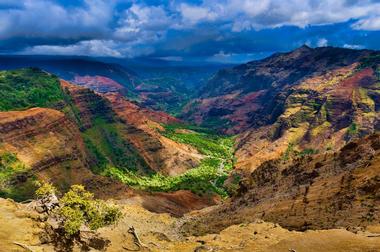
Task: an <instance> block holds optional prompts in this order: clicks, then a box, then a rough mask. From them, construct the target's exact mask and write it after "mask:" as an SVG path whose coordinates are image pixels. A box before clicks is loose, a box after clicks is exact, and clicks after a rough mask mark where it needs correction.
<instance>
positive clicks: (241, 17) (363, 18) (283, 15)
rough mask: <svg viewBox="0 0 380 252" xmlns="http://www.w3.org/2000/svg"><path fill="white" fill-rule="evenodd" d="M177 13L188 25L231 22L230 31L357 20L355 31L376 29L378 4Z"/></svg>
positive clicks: (224, 6)
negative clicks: (369, 17) (356, 29)
mask: <svg viewBox="0 0 380 252" xmlns="http://www.w3.org/2000/svg"><path fill="white" fill-rule="evenodd" d="M180 13H181V15H182V17H183V19H184V20H185V21H188V22H189V23H191V24H197V23H199V22H230V23H231V29H232V30H233V31H237V32H240V31H242V30H249V29H263V28H274V27H280V26H284V25H294V26H298V27H301V28H303V27H305V26H307V25H324V24H332V23H338V22H346V21H348V20H351V19H358V20H359V22H358V23H357V25H356V26H355V27H356V28H358V29H363V28H369V29H379V26H380V24H379V21H378V18H372V19H368V20H367V18H368V16H373V15H375V16H376V15H377V16H378V15H379V14H378V13H380V3H376V2H375V1H373V2H372V1H366V0H364V1H358V2H353V3H352V4H350V3H349V2H347V1H346V0H334V1H333V0H321V1H315V0H287V1H283V0H222V1H216V0H204V1H203V2H202V3H201V4H200V5H191V6H190V5H188V4H184V3H182V4H181V5H180Z"/></svg>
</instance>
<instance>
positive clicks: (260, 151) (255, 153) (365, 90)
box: [236, 63, 380, 170]
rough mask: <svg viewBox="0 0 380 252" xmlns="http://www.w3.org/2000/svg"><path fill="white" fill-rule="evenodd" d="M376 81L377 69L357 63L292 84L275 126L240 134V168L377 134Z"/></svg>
mask: <svg viewBox="0 0 380 252" xmlns="http://www.w3.org/2000/svg"><path fill="white" fill-rule="evenodd" d="M375 69H376V68H375ZM378 84H379V79H378V76H377V73H376V72H375V70H374V69H373V68H364V69H361V68H359V67H358V64H356V63H355V64H353V65H350V66H347V67H343V68H338V69H336V70H334V71H330V72H328V73H327V74H324V75H320V76H315V77H312V78H308V79H305V80H304V81H302V82H301V83H300V84H298V85H297V86H295V87H294V88H292V89H289V91H288V92H289V93H290V94H289V95H288V96H287V97H286V99H285V103H284V107H283V109H284V111H283V112H282V113H281V114H280V115H279V117H278V118H277V119H276V121H275V122H274V123H273V124H272V125H268V126H263V127H261V128H258V129H251V130H248V131H247V132H245V133H244V134H242V135H241V136H240V138H239V139H238V143H239V144H238V146H237V152H236V156H237V158H238V162H237V167H238V168H239V169H242V170H253V169H255V168H256V167H257V166H258V165H260V164H261V163H262V162H263V161H266V160H270V159H274V158H278V157H280V156H284V155H285V154H286V153H287V154H288V155H290V154H291V153H290V152H293V151H298V152H301V153H302V151H304V150H309V151H312V152H325V151H329V150H336V149H339V148H340V147H342V146H343V145H344V144H345V143H347V142H348V141H350V140H352V139H355V138H359V137H363V136H365V135H368V134H371V133H374V132H375V131H376V130H377V128H378V126H377V125H378V124H379V118H380V114H379V113H378V110H377V109H376V107H377V106H378V105H376V104H377V100H376V97H377V95H378V91H379V86H378Z"/></svg>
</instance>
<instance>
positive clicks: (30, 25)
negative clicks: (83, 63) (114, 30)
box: [0, 0, 113, 39]
mask: <svg viewBox="0 0 380 252" xmlns="http://www.w3.org/2000/svg"><path fill="white" fill-rule="evenodd" d="M112 7H113V6H112V5H110V4H109V3H107V1H103V0H84V5H83V6H79V7H67V8H66V7H65V6H62V5H59V4H57V3H55V2H52V1H47V0H26V1H22V4H20V5H18V6H17V8H12V7H11V8H8V9H4V8H3V9H0V23H1V26H0V38H1V39H8V38H12V37H31V38H41V37H43V38H64V39H80V38H83V37H87V38H98V37H100V36H104V35H105V34H106V33H107V30H108V29H109V28H108V27H107V24H108V23H109V22H110V21H111V20H112Z"/></svg>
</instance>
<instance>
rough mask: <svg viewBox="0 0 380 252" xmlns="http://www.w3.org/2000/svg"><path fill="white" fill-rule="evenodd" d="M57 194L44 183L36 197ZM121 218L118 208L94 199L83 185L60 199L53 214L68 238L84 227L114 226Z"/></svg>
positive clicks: (51, 187)
mask: <svg viewBox="0 0 380 252" xmlns="http://www.w3.org/2000/svg"><path fill="white" fill-rule="evenodd" d="M55 192H56V189H55V188H54V186H52V185H51V184H49V183H43V184H42V185H41V186H40V188H39V189H38V190H37V191H36V195H37V197H44V198H51V197H50V196H51V195H54V193H55ZM44 204H49V202H45V203H44ZM121 216H122V214H121V211H120V209H119V208H118V207H117V206H115V205H110V204H107V203H105V202H104V201H102V200H97V199H94V195H93V194H92V193H90V192H88V191H86V190H85V189H84V186H82V185H73V186H71V188H70V190H69V191H68V192H67V193H65V194H64V195H63V197H62V198H61V199H59V203H58V207H57V208H56V209H55V210H54V212H53V217H54V218H56V219H57V220H58V221H59V223H60V224H59V226H60V228H62V229H63V231H64V233H65V235H66V236H67V237H72V236H73V235H76V234H78V233H79V231H80V228H81V227H82V226H86V227H88V228H90V229H91V230H96V229H98V228H101V227H104V226H107V225H111V224H114V223H116V222H117V221H118V220H119V219H120V218H121Z"/></svg>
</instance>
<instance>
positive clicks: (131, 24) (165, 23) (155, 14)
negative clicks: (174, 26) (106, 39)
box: [114, 4, 173, 41]
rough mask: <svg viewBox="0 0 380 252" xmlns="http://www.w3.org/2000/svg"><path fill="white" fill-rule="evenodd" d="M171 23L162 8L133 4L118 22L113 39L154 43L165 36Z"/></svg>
mask: <svg viewBox="0 0 380 252" xmlns="http://www.w3.org/2000/svg"><path fill="white" fill-rule="evenodd" d="M172 22H173V20H172V19H171V17H170V16H169V14H168V13H167V12H166V10H165V9H164V7H163V6H143V5H137V4H133V5H132V6H131V7H130V8H129V9H127V10H126V11H124V13H123V14H122V17H121V18H120V19H119V20H118V26H117V27H116V29H115V32H114V37H115V39H118V40H124V41H132V40H140V41H141V40H150V41H152V40H153V41H155V40H158V39H160V38H162V37H163V36H164V35H165V32H166V31H167V28H168V27H169V26H170V24H171V23H172Z"/></svg>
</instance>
